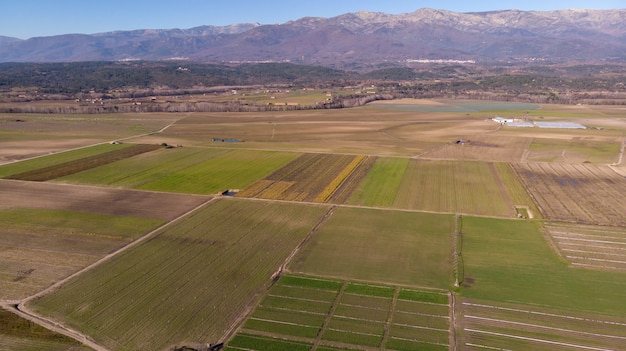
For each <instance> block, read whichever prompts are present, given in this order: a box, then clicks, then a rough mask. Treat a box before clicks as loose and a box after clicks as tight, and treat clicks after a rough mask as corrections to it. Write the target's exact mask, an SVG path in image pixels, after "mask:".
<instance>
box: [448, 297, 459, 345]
mask: <svg viewBox="0 0 626 351" xmlns="http://www.w3.org/2000/svg"><path fill="white" fill-rule="evenodd" d="M448 299H449V301H450V302H449V305H448V308H449V309H450V311H449V312H448V323H450V325H449V327H448V329H449V330H448V333H450V334H449V336H448V342H449V343H450V348H451V350H453V351H456V350H457V348H458V345H459V341H458V340H457V335H456V331H457V329H458V328H457V323H458V320H457V316H456V312H457V311H456V309H457V307H456V306H457V305H456V295H454V292H453V291H449V292H448Z"/></svg>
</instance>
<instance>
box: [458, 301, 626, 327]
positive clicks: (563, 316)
mask: <svg viewBox="0 0 626 351" xmlns="http://www.w3.org/2000/svg"><path fill="white" fill-rule="evenodd" d="M463 304H464V305H466V306H474V307H481V308H491V309H496V310H504V311H512V312H522V313H528V314H536V315H540V316H548V317H557V318H563V319H572V320H577V321H586V322H595V323H601V324H609V325H619V326H625V327H626V323H619V322H611V321H603V320H601V319H590V318H582V317H574V316H566V315H562V314H555V313H547V312H539V311H531V310H522V309H517V308H510V307H500V306H491V305H484V304H477V303H471V302H463Z"/></svg>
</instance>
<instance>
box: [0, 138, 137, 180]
mask: <svg viewBox="0 0 626 351" xmlns="http://www.w3.org/2000/svg"><path fill="white" fill-rule="evenodd" d="M132 145H133V144H117V145H111V144H100V145H95V146H90V147H86V148H81V149H76V150H71V151H65V152H60V153H57V154H53V155H48V156H42V157H37V158H33V159H29V160H25V161H20V162H14V163H9V164H5V165H2V166H0V178H6V177H8V176H11V175H15V174H19V173H24V172H29V171H34V170H38V169H41V168H46V167H50V166H55V165H59V164H62V163H66V162H70V161H77V160H80V159H83V158H86V157H91V156H96V155H101V154H104V153H107V152H110V151H114V150H121V149H124V148H127V147H130V146H132Z"/></svg>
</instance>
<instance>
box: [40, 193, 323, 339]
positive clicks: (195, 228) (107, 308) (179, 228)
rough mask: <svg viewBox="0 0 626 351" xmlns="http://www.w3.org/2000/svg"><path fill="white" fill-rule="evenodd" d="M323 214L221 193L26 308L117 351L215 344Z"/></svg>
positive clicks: (310, 208) (316, 209)
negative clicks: (60, 321)
mask: <svg viewBox="0 0 626 351" xmlns="http://www.w3.org/2000/svg"><path fill="white" fill-rule="evenodd" d="M325 211H327V209H326V208H324V207H314V206H297V205H293V204H289V205H287V204H282V205H280V204H269V203H263V202H250V201H236V200H234V199H223V200H218V201H216V202H214V203H212V204H210V205H209V206H205V207H204V208H202V209H201V210H198V211H197V212H195V213H193V214H192V215H191V216H189V217H188V218H186V219H185V220H182V221H179V222H176V223H175V224H174V225H172V226H169V227H166V228H164V229H162V230H160V231H159V232H158V233H156V235H154V236H152V237H151V238H150V239H149V240H147V241H145V242H144V243H142V244H141V245H139V246H135V247H133V248H132V249H130V250H127V251H125V252H123V253H120V254H118V255H116V256H115V258H114V259H112V260H110V261H108V262H107V263H105V264H102V265H100V266H98V267H96V268H94V269H92V270H90V271H89V272H87V273H85V274H83V275H81V276H80V277H78V278H76V279H73V280H71V281H70V282H68V283H67V284H65V285H63V287H62V288H60V289H59V290H57V291H55V292H54V293H52V294H49V295H46V296H44V297H42V298H40V299H37V300H35V301H33V302H32V303H31V304H30V305H31V307H32V308H33V309H35V310H37V311H38V313H42V314H44V315H47V316H49V317H52V318H55V319H59V320H62V321H64V322H65V323H67V324H68V325H70V326H71V327H72V328H74V329H76V330H79V331H82V332H84V333H87V334H88V335H90V336H91V337H93V338H94V339H95V340H96V341H97V342H99V343H101V344H103V345H106V346H107V347H109V348H112V349H116V350H147V349H164V348H166V347H168V346H171V345H174V344H177V343H182V342H185V341H189V340H193V341H198V342H206V343H208V342H217V341H219V340H220V339H221V338H222V337H223V336H224V333H225V332H226V330H228V329H229V328H230V327H232V326H233V324H234V323H235V322H236V320H237V318H238V316H240V315H241V314H242V313H245V311H246V309H247V308H252V307H254V305H256V303H257V301H258V300H259V299H260V297H261V296H262V294H263V292H264V291H265V289H267V288H268V287H269V286H270V284H271V282H272V280H271V276H272V273H273V272H275V271H276V270H277V269H278V267H279V266H280V265H281V264H282V263H283V261H284V260H285V258H286V257H287V255H288V254H289V253H290V252H291V251H292V250H293V248H294V247H295V245H297V244H298V243H299V242H300V240H302V239H303V238H304V236H305V235H306V234H307V233H308V232H309V231H310V230H311V228H312V227H313V225H314V224H315V223H316V221H318V220H319V218H320V217H321V216H322V215H323V214H324V212H325ZM233 218H236V219H237V220H235V221H233V220H232V219H233ZM294 218H298V220H297V221H295V220H293V219H294Z"/></svg>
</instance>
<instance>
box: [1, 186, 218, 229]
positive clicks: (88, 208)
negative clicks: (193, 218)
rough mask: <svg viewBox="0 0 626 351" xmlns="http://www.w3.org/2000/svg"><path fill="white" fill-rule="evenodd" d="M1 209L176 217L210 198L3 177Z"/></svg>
mask: <svg viewBox="0 0 626 351" xmlns="http://www.w3.org/2000/svg"><path fill="white" fill-rule="evenodd" d="M0 196H1V197H2V200H3V201H2V202H0V208H15V207H24V208H42V209H55V210H69V211H79V212H89V213H98V214H108V215H116V216H129V217H143V218H153V219H161V220H172V219H174V218H176V217H177V216H179V215H180V214H182V213H184V212H185V211H187V210H189V209H191V208H193V207H195V206H198V205H199V204H201V203H202V202H204V201H207V200H208V199H209V198H210V197H208V196H201V195H182V194H171V193H157V192H150V191H137V190H124V189H110V188H98V187H89V186H79V185H68V184H53V183H39V182H24V181H14V180H0Z"/></svg>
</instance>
